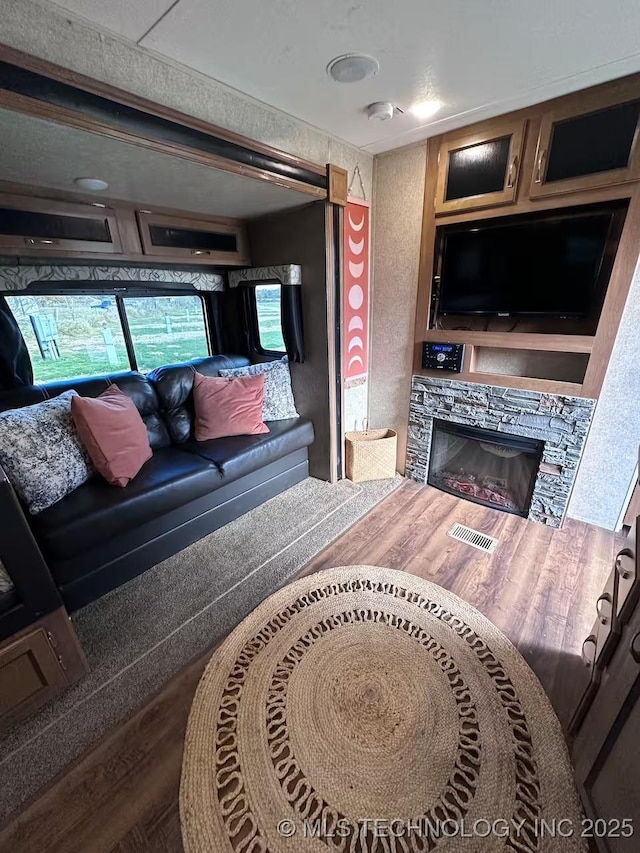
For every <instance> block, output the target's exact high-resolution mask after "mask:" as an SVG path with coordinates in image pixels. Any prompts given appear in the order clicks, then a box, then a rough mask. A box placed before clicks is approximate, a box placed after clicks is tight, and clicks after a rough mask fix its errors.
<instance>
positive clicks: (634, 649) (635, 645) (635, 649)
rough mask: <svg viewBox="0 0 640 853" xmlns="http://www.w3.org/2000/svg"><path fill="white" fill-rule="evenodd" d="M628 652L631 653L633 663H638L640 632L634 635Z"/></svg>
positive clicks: (639, 657) (639, 658)
mask: <svg viewBox="0 0 640 853" xmlns="http://www.w3.org/2000/svg"><path fill="white" fill-rule="evenodd" d="M629 651H630V652H631V657H632V658H633V659H634V661H635V662H636V663H640V632H639V633H637V634H636V635H635V637H634V638H633V640H631V646H630V648H629Z"/></svg>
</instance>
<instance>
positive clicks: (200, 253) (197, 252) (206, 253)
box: [191, 249, 211, 255]
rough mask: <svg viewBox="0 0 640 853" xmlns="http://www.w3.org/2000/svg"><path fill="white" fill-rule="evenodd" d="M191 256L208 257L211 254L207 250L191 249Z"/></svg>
mask: <svg viewBox="0 0 640 853" xmlns="http://www.w3.org/2000/svg"><path fill="white" fill-rule="evenodd" d="M191 254H192V255H210V254H211V252H210V251H209V249H192V250H191Z"/></svg>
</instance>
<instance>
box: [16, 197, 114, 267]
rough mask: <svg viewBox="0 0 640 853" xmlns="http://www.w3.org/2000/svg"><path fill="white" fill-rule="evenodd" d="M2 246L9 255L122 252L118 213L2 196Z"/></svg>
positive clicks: (43, 200) (85, 206) (88, 206)
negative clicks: (116, 214)
mask: <svg viewBox="0 0 640 853" xmlns="http://www.w3.org/2000/svg"><path fill="white" fill-rule="evenodd" d="M0 248H2V249H5V250H7V251H8V253H9V254H22V255H29V254H47V255H51V254H55V253H57V252H65V253H69V252H73V253H75V252H100V253H108V254H118V253H121V252H122V244H121V240H120V233H119V230H118V224H117V220H116V216H115V212H114V211H113V210H110V209H109V208H106V207H103V208H94V207H92V206H91V205H76V204H67V203H66V202H56V201H48V200H45V199H31V198H19V197H17V196H6V195H4V196H3V195H0Z"/></svg>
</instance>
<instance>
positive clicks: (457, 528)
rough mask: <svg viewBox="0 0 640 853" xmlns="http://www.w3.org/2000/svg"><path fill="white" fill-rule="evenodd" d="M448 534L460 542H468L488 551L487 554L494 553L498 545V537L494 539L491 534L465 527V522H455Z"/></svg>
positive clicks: (472, 545)
mask: <svg viewBox="0 0 640 853" xmlns="http://www.w3.org/2000/svg"><path fill="white" fill-rule="evenodd" d="M447 536H450V537H451V538H452V539H457V540H458V542H466V543H467V545H471V547H472V548H477V549H478V550H479V551H486V553H487V554H493V552H494V551H495V550H496V548H497V547H498V540H497V539H492V537H491V536H487V535H486V534H485V533H480V532H479V531H478V530H474V529H473V528H472V527H465V526H464V524H457V523H456V524H454V525H453V527H452V528H451V530H450V531H449V532H448V533H447Z"/></svg>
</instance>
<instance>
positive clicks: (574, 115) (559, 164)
mask: <svg viewBox="0 0 640 853" xmlns="http://www.w3.org/2000/svg"><path fill="white" fill-rule="evenodd" d="M639 119H640V98H639V97H638V87H637V85H635V86H632V87H631V86H630V84H629V82H628V81H624V82H623V83H619V84H616V85H615V86H613V87H610V88H608V89H607V90H605V91H604V92H602V91H600V92H595V93H591V94H589V95H586V96H585V97H583V98H572V99H570V100H569V103H568V104H566V105H564V106H560V107H557V108H556V109H552V110H550V111H549V112H547V113H545V114H544V115H543V116H542V122H541V125H540V134H539V136H538V144H537V149H536V156H535V160H534V166H533V175H532V179H531V193H530V194H531V197H532V198H538V197H540V196H547V195H553V194H555V193H567V192H574V191H576V190H582V189H589V188H591V187H601V186H608V185H611V184H616V183H624V182H625V181H633V180H637V179H638V177H640V145H639V143H638V120H639Z"/></svg>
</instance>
